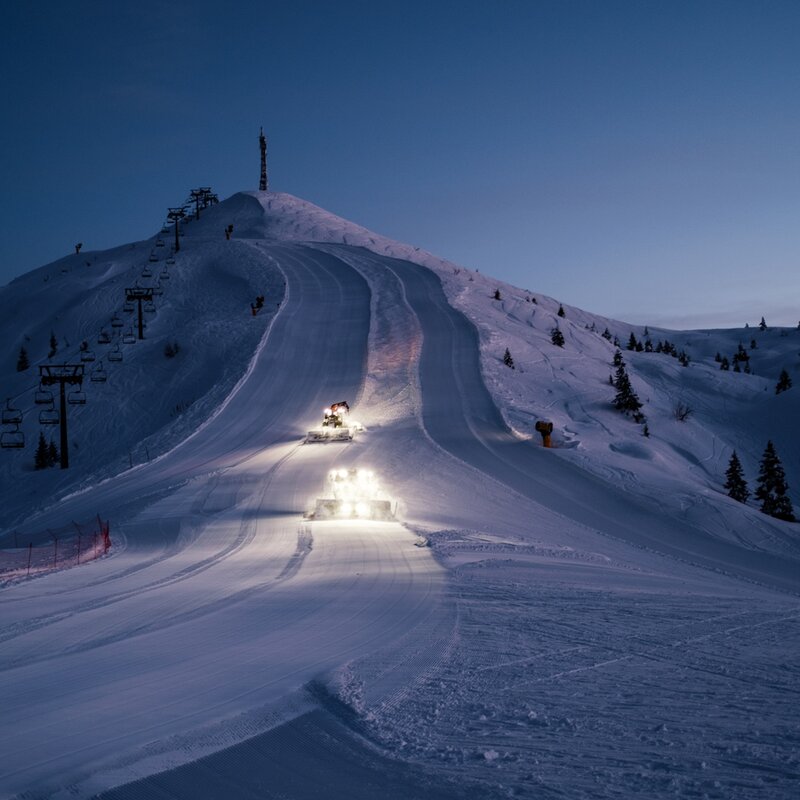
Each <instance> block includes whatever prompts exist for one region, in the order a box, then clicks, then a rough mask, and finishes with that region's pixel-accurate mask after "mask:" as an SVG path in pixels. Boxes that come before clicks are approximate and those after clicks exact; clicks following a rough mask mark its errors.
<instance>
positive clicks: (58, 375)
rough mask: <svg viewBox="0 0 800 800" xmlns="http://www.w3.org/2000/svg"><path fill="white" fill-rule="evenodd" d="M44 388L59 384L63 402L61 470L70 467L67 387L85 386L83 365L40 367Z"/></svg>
mask: <svg viewBox="0 0 800 800" xmlns="http://www.w3.org/2000/svg"><path fill="white" fill-rule="evenodd" d="M39 379H40V382H41V384H42V386H55V385H56V384H58V394H59V398H60V400H61V414H60V417H59V426H60V428H61V469H67V468H68V467H69V440H68V439H67V390H66V387H67V386H78V387H79V388H80V387H81V386H82V385H83V364H44V365H42V366H40V367H39Z"/></svg>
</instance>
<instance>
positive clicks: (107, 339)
mask: <svg viewBox="0 0 800 800" xmlns="http://www.w3.org/2000/svg"><path fill="white" fill-rule="evenodd" d="M112 324H113V323H112ZM119 324H120V325H122V320H120V321H119ZM97 344H111V334H110V333H109V332H108V331H100V334H99V335H98V337H97Z"/></svg>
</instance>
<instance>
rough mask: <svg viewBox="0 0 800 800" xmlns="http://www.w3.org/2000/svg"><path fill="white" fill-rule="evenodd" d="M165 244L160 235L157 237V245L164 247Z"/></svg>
mask: <svg viewBox="0 0 800 800" xmlns="http://www.w3.org/2000/svg"><path fill="white" fill-rule="evenodd" d="M163 246H164V240H163V239H161V238H160V237H159V238H158V239H156V247H163Z"/></svg>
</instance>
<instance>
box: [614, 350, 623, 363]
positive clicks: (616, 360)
mask: <svg viewBox="0 0 800 800" xmlns="http://www.w3.org/2000/svg"><path fill="white" fill-rule="evenodd" d="M624 363H625V361H624V360H623V358H622V353H620V351H619V350H616V351H615V352H614V361H613V364H614V366H615V367H618V366H619V365H620V364H624Z"/></svg>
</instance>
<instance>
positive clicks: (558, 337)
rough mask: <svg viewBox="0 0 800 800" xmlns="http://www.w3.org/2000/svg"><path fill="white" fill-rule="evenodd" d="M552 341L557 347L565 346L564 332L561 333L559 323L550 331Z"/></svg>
mask: <svg viewBox="0 0 800 800" xmlns="http://www.w3.org/2000/svg"><path fill="white" fill-rule="evenodd" d="M550 341H551V342H552V343H553V344H554V345H555V346H556V347H563V346H564V334H563V333H561V330H560V329H559V327H558V325H556V327H555V328H553V329H552V330H551V331H550Z"/></svg>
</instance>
